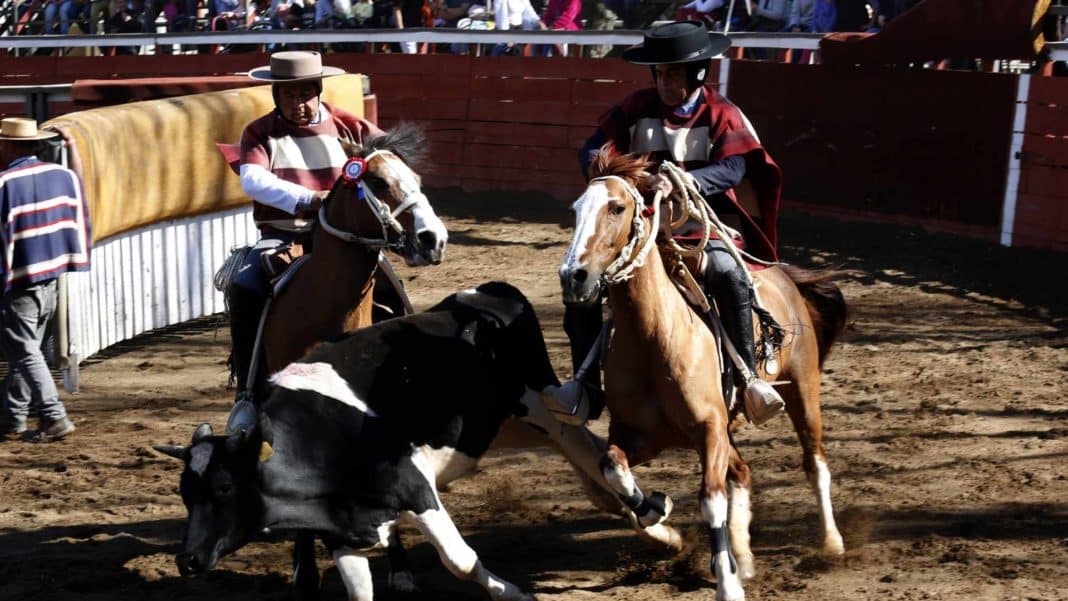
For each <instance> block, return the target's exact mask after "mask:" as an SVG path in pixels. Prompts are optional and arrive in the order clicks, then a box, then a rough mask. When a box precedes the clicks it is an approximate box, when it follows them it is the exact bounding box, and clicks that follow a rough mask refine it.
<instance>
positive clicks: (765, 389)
mask: <svg viewBox="0 0 1068 601" xmlns="http://www.w3.org/2000/svg"><path fill="white" fill-rule="evenodd" d="M785 407H786V402H785V401H783V400H782V397H781V396H779V393H778V391H777V390H775V389H774V388H773V387H772V386H771V384H768V383H767V382H765V381H764V380H761V379H759V378H750V379H749V381H748V382H747V383H746V385H745V414H746V416H747V417H749V421H750V422H752V423H753V425H754V426H761V425H763V424H765V423H766V422H767V421H768V420H770V419H771V418H773V417H775V416H776V415H778V414H780V413H782V410H783V409H784V408H785Z"/></svg>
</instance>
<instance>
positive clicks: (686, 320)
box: [560, 153, 846, 600]
mask: <svg viewBox="0 0 1068 601" xmlns="http://www.w3.org/2000/svg"><path fill="white" fill-rule="evenodd" d="M649 166H650V163H649V162H648V161H647V160H645V159H644V158H634V157H628V156H609V154H608V153H602V154H601V155H600V157H599V158H598V159H597V160H596V161H595V162H594V164H593V166H592V171H591V174H592V176H593V177H592V179H591V180H590V183H589V186H588V187H587V189H586V192H585V193H584V194H583V195H582V196H581V197H580V198H579V199H578V201H576V202H575V204H574V207H573V208H574V211H575V214H576V224H575V234H574V238H573V239H572V242H571V246H570V248H569V250H568V253H567V256H566V257H565V259H564V262H563V264H562V265H561V267H560V279H561V285H562V288H563V297H564V302H565V303H591V302H599V301H598V299H599V298H600V294H601V290H602V287H607V293H608V304H609V307H610V308H611V310H612V321H613V324H614V334H613V335H612V338H611V342H610V345H609V348H608V352H607V357H606V358H605V395H606V400H607V403H608V408H609V412H610V414H611V424H610V426H609V440H608V443H609V446H608V450H607V452H606V455H605V459H604V464H603V470H604V473H605V477H606V478H607V479H608V480H609V481H610V482H611V483H612V484H613V486H614V488H615V490H616V492H617V493H618V494H620V496H621V498H622V499H624V502H625V503H626V504H627V505H628V507H631V508H632V509H635V510H637V509H638V507H640V506H642V503H648V500H647V499H645V497H644V496H643V494H642V492H641V491H640V490H639V488H638V487H637V485H636V484H635V483H634V478H633V476H632V474H631V472H630V469H629V466H630V465H639V464H642V463H645V462H647V461H649V460H651V459H653V458H654V457H656V456H657V455H658V454H659V453H660V452H661V451H662V450H664V449H666V448H672V447H685V448H692V449H694V450H696V451H697V452H698V454H699V455H700V458H701V466H702V477H701V488H700V493H699V501H700V507H701V515H702V516H703V518H704V519H705V521H706V522H707V523H708V526H709V528H710V529H711V545H712V571H713V573H714V574H715V577H716V584H717V599H731V600H736V599H744V597H745V594H744V591H743V589H742V585H741V580H742V579H743V578H748V577H751V576H752V575H753V554H752V551H751V550H750V548H749V521H750V518H751V512H750V502H749V499H750V491H751V478H750V471H749V467H748V466H747V465H746V463H745V461H744V460H743V459H742V457H741V455H739V453H738V451H737V449H736V448H735V447H734V445H733V442H732V440H731V436H730V433H729V425H730V423H731V420H732V417H733V413H734V412H736V411H737V409H736V408H733V409H731V410H728V405H727V402H726V401H725V400H724V398H723V392H722V387H721V376H720V374H721V371H720V367H721V366H720V359H719V352H718V350H717V342H716V339H715V337H714V336H713V334H712V332H711V330H710V329H709V328H708V327H707V326H706V325H705V322H704V321H703V320H702V319H701V317H700V316H699V315H698V314H697V313H696V312H695V311H694V310H693V309H691V307H690V305H689V304H687V302H686V300H684V298H683V295H682V294H681V293H680V292H679V291H678V290H677V288H676V286H675V285H674V284H673V282H672V281H671V280H670V279H669V277H668V275H667V273H666V271H665V268H664V263H663V260H662V259H661V256H660V254H659V252H650V250H651V249H652V247H654V246H655V237H656V236H657V235H658V230H659V220H660V214H659V206H658V205H659V202H658V201H657V200H655V199H651V198H650V196H651V195H650V190H649V179H650V178H649V177H648V174H647V172H646V169H647V168H648V167H649ZM650 204H651V205H652V206H650ZM664 218H665V219H670V217H667V216H666V217H664ZM754 275H755V277H756V280H757V285H758V286H759V290H760V294H761V298H762V300H763V304H764V306H765V307H766V308H767V309H769V310H770V311H771V313H772V315H774V317H775V318H776V320H777V321H778V322H779V323H780V324H783V326H784V327H785V329H786V330H787V331H788V332H789V333H788V335H787V339H786V340H785V342H784V344H783V346H782V348H781V350H780V351H779V357H778V359H779V365H781V366H782V367H781V370H782V371H781V373H780V374H779V378H780V379H781V380H785V381H786V383H785V384H784V385H783V386H782V387H781V388H780V391H781V394H782V396H783V399H784V400H785V401H786V409H787V412H788V414H789V416H790V419H791V420H792V422H793V425H794V429H795V430H796V432H797V435H798V438H799V439H800V440H801V446H802V448H803V452H804V457H803V465H804V469H805V472H806V474H807V475H808V479H809V482H810V483H811V485H812V488H813V489H814V491H815V494H816V498H817V501H818V503H819V507H820V517H821V518H822V522H823V531H824V547H825V549H826V550H827V551H829V552H831V553H835V554H839V553H842V552H843V546H842V537H841V535H840V534H839V533H838V528H837V526H836V525H835V522H834V515H833V512H832V509H831V500H830V484H831V476H830V472H829V471H828V469H827V461H826V459H825V457H824V454H823V448H822V426H821V422H820V406H819V399H820V367H821V364H822V362H823V359H824V357H825V356H826V354H827V352H828V350H829V349H830V346H831V344H832V342H833V341H834V338H835V337H836V336H837V335H838V334H840V333H841V331H842V329H843V327H844V323H845V310H846V307H845V302H844V300H843V299H842V296H841V292H840V291H839V290H838V288H837V286H834V285H833V284H831V283H830V282H829V281H828V280H829V278H830V277H832V276H831V275H829V274H816V273H814V272H809V271H805V270H802V269H799V268H796V267H791V268H784V267H782V266H777V267H771V268H769V269H765V270H762V271H759V272H757V273H756V274H754ZM728 474H729V478H730V489H729V493H730V494H729V496H728ZM636 513H638V514H639V515H642V513H643V512H642V511H636ZM645 513H648V510H647V508H646V511H645ZM728 516H729V522H730V523H729V529H728ZM728 533H729V535H728ZM731 551H733V553H734V556H735V557H736V558H737V567H735V562H734V561H733V560H732V558H731V556H730V554H731Z"/></svg>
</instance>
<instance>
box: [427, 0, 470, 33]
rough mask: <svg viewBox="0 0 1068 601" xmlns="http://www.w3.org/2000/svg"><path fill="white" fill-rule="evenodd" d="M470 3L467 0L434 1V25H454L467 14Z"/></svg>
mask: <svg viewBox="0 0 1068 601" xmlns="http://www.w3.org/2000/svg"><path fill="white" fill-rule="evenodd" d="M470 8H471V3H470V2H469V1H468V0H437V1H436V2H435V3H434V26H435V27H456V23H457V22H459V21H460V19H462V18H464V17H466V16H467V11H468V9H470Z"/></svg>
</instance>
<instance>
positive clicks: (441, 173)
mask: <svg viewBox="0 0 1068 601" xmlns="http://www.w3.org/2000/svg"><path fill="white" fill-rule="evenodd" d="M266 62H267V58H266V56H264V55H256V54H234V55H223V56H212V57H210V60H207V59H206V58H205V57H203V56H169V57H148V56H130V57H110V58H100V57H84V58H74V57H67V58H62V59H59V58H52V57H23V58H12V57H0V73H7V74H21V76H19V77H12V76H0V84H3V83H7V84H15V83H20V84H34V83H49V82H69V81H72V80H73V79H76V78H78V79H80V78H85V77H96V78H107V77H115V76H123V77H132V76H145V75H151V76H155V77H162V76H182V75H209V74H227V73H233V72H238V71H246V70H248V69H250V68H252V67H255V66H259V65H262V64H265V63H266ZM327 62H328V63H329V64H333V65H337V66H339V67H343V68H345V69H347V70H349V71H353V72H362V73H367V74H369V75H370V76H371V86H372V89H373V91H374V92H375V93H376V95H377V96H378V110H379V119H380V121H381V123H382V124H383V125H384V126H386V127H388V126H390V125H392V124H393V123H396V122H397V121H401V120H411V121H418V122H422V123H424V124H425V125H426V126H427V129H428V134H429V137H430V141H431V157H432V161H433V164H432V165H430V166H429V168H428V169H427V170H426V175H427V177H426V181H427V183H428V185H431V186H459V187H461V188H462V189H464V190H467V191H482V190H500V191H520V190H529V191H537V192H542V193H546V194H548V195H550V196H552V197H553V198H555V199H557V200H559V201H569V200H571V199H573V198H575V196H576V195H577V194H578V192H579V191H580V190H581V187H582V181H581V178H580V176H579V171H578V167H577V160H576V153H577V150H578V148H580V147H581V145H582V143H583V142H584V141H585V139H586V138H587V137H588V136H589V135H590V134H591V133H592V130H593V127H594V125H595V123H596V121H597V118H598V116H599V115H601V114H602V113H603V112H604V111H605V110H607V109H608V108H609V107H610V106H611V105H612V103H614V102H616V101H618V100H620V99H621V98H622V97H623V96H624V95H626V94H627V93H628V92H630V91H632V90H635V89H637V88H639V87H642V86H646V85H649V83H650V76H649V71H648V69H647V68H645V67H639V66H635V65H630V64H627V63H624V62H622V61H619V60H611V59H601V60H591V59H578V58H551V59H542V58H519V57H499V58H490V57H468V56H449V55H421V56H404V55H395V54H331V55H328V58H327ZM729 75H730V77H729V82H728V95H729V96H730V98H731V99H732V100H734V101H735V102H736V103H737V104H738V105H739V106H741V107H742V108H743V109H744V110H745V112H746V114H747V115H748V116H749V117H750V119H751V120H752V121H753V123H754V125H755V126H756V129H757V131H758V132H759V133H760V135H761V136H762V138H763V140H764V142H765V145H766V146H767V147H768V149H769V150H770V152H771V154H772V155H773V156H774V157H775V158H776V160H777V161H778V162H779V163H780V165H781V166H782V168H783V172H784V184H785V188H784V193H785V201H786V204H787V205H788V206H789V205H791V204H793V205H794V206H804V207H807V208H818V209H821V210H826V211H831V212H833V213H835V214H839V215H843V216H850V215H851V216H867V217H874V218H877V219H881V220H895V221H903V222H909V223H916V224H921V225H925V226H928V227H935V228H940V229H948V230H951V231H954V232H958V233H966V234H969V235H978V236H982V237H985V238H988V239H991V240H997V239H998V236H999V233H1000V232H1001V226H1002V223H1001V217H1002V216H1001V212H1002V207H1003V203H1004V202H1005V199H1006V181H1007V180H1008V179H1009V178H1008V172H1009V163H1010V161H1009V152H1010V141H1011V140H1012V135H1013V128H1012V123H1013V115H1014V112H1013V111H1014V108H1015V106H1016V102H1015V99H1016V86H1017V81H1018V79H1017V77H1016V76H1011V75H1002V74H990V73H968V72H950V71H930V70H907V69H891V68H880V67H866V68H839V69H832V68H827V67H821V66H808V65H789V64H778V63H768V62H753V61H732V62H731V64H730V71H729ZM718 79H719V73H718V72H714V73H712V74H710V80H712V81H718ZM1031 95H1032V97H1031V100H1030V102H1029V104H1028V109H1029V110H1028V119H1027V136H1026V139H1025V141H1024V147H1023V150H1024V152H1023V154H1022V156H1023V161H1022V164H1021V166H1022V171H1021V178H1020V193H1019V196H1018V202H1017V204H1016V212H1015V216H1016V223H1017V226H1018V228H1017V229H1018V231H1017V235H1016V237H1015V238H1014V240H1013V243H1014V244H1017V243H1018V244H1027V245H1038V246H1046V247H1054V248H1060V249H1066V247H1068V210H1065V209H1064V204H1065V198H1064V196H1065V195H1068V186H1066V185H1065V184H1068V142H1066V136H1068V125H1065V124H1066V123H1068V118H1066V117H1068V115H1066V114H1065V113H1064V111H1065V110H1066V105H1068V82H1065V81H1062V80H1057V79H1050V78H1039V77H1035V78H1033V79H1032V84H1031ZM6 108H7V109H9V110H11V111H12V112H14V113H19V114H21V113H22V111H23V110H24V107H23V106H22V105H21V104H18V105H9V106H8V107H6ZM69 108H71V107H70V106H52V107H51V109H52V110H53V111H62V110H68V109H69ZM4 109H5V107H4V106H2V105H0V111H2V110H4Z"/></svg>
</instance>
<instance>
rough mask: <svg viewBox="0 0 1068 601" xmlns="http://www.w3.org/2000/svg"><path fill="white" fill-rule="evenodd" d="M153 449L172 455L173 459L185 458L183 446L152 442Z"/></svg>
mask: <svg viewBox="0 0 1068 601" xmlns="http://www.w3.org/2000/svg"><path fill="white" fill-rule="evenodd" d="M152 448H153V449H156V450H157V451H159V452H160V453H163V454H164V455H167V456H168V457H174V458H175V459H183V460H184V459H185V447H182V446H178V445H176V444H154V445H152Z"/></svg>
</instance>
